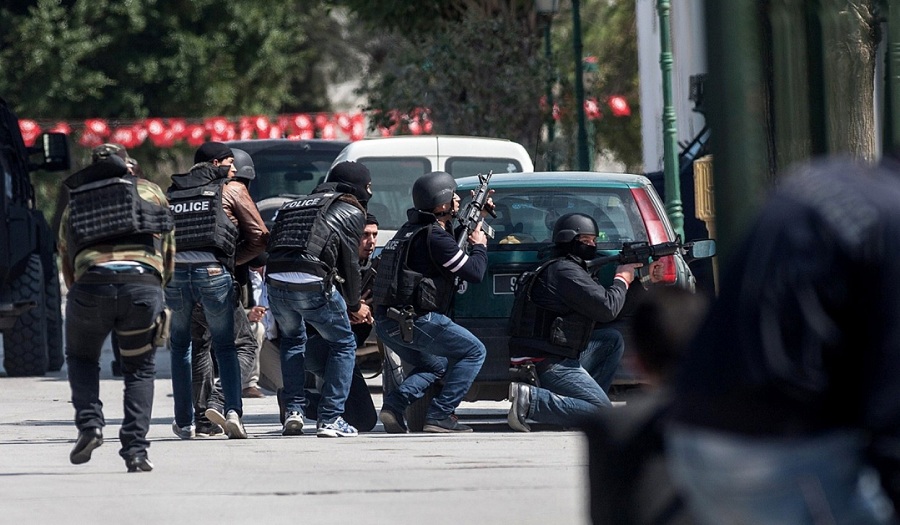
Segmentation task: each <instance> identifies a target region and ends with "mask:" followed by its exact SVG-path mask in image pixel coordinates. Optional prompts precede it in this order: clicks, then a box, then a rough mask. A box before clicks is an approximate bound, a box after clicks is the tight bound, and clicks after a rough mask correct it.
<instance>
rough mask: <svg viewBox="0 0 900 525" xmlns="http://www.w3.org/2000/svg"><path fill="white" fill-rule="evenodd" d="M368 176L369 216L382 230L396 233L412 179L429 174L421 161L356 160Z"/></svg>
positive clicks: (407, 203) (409, 202) (428, 165)
mask: <svg viewBox="0 0 900 525" xmlns="http://www.w3.org/2000/svg"><path fill="white" fill-rule="evenodd" d="M357 162H361V163H362V164H364V165H365V166H366V167H367V168H369V173H370V174H371V175H372V199H371V200H370V201H369V213H371V214H373V215H375V217H376V218H378V227H379V228H381V229H383V230H399V229H400V227H401V226H403V223H405V222H406V210H407V209H409V208H410V207H411V206H412V194H411V190H412V186H413V183H414V182H416V179H418V178H419V177H421V176H422V175H424V174H425V173H428V172H429V171H432V168H431V162H430V161H429V160H428V159H427V158H425V157H362V158H359V159H357Z"/></svg>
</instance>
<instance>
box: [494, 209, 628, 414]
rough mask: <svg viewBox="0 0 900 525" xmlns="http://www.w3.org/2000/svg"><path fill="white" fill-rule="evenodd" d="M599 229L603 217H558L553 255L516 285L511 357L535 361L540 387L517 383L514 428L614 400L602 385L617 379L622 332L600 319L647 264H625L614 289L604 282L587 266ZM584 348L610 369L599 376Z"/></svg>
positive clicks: (617, 306) (512, 395)
mask: <svg viewBox="0 0 900 525" xmlns="http://www.w3.org/2000/svg"><path fill="white" fill-rule="evenodd" d="M597 233H598V229H597V223H596V222H595V221H594V219H593V218H591V217H590V216H588V215H585V214H582V213H570V214H566V215H563V216H562V217H560V218H559V219H557V221H556V223H555V224H554V226H553V243H554V247H553V249H554V252H553V257H552V258H551V259H550V260H549V261H547V262H545V263H544V264H542V265H541V266H540V267H538V269H537V270H535V272H534V274H533V277H532V279H530V280H526V281H523V282H522V283H521V285H520V286H521V287H522V288H520V290H519V291H518V292H517V296H516V303H515V305H514V306H513V315H512V316H511V318H510V335H511V337H510V341H509V352H510V357H511V359H512V362H513V363H514V364H515V363H523V362H530V363H534V364H535V367H536V370H537V375H538V379H539V382H540V385H541V387H540V388H539V387H536V386H532V385H529V384H526V383H520V382H513V383H511V384H510V387H509V400H510V402H511V403H512V406H511V407H510V409H509V416H508V418H507V420H508V422H509V425H510V427H512V428H513V429H515V430H518V431H521V432H529V431H530V430H531V427H530V426H529V425H528V423H527V422H526V418H527V419H531V420H533V421H537V422H540V423H551V424H556V425H564V426H571V425H573V424H577V423H579V422H580V421H581V420H582V419H583V418H586V417H588V416H590V415H592V414H595V413H596V412H597V411H598V410H599V409H601V408H603V407H609V406H612V403H611V402H610V400H609V397H607V395H606V392H604V391H603V388H601V384H602V383H606V384H607V385H608V384H609V383H611V382H612V377H613V375H614V374H615V371H616V368H617V367H618V364H619V360H620V359H621V357H622V352H623V350H624V344H623V343H622V336H621V334H620V333H619V332H618V331H616V330H613V329H608V328H596V323H598V322H599V323H604V322H610V321H612V320H614V319H615V317H616V316H617V315H618V314H619V311H620V310H621V309H622V306H623V305H624V304H625V295H626V293H627V291H628V287H629V285H630V284H631V282H632V281H633V280H634V270H635V268H638V267H640V266H642V264H624V265H620V266H618V267H617V268H616V275H615V278H614V279H613V284H612V285H611V286H610V287H609V288H605V287H603V286H602V285H600V284H598V283H597V282H596V281H594V280H593V279H592V278H591V274H590V273H589V272H588V271H587V266H586V261H589V260H591V259H593V258H594V257H596V255H597V245H596V238H597ZM582 352H591V353H592V354H594V358H595V359H596V360H597V361H598V362H600V365H599V366H600V367H601V368H602V369H603V370H605V373H604V374H603V377H602V378H600V382H599V383H598V381H595V380H594V378H592V377H591V374H590V373H588V372H587V371H586V370H585V369H584V368H583V367H582V366H581V363H580V362H579V356H580V355H581V354H582ZM600 354H602V355H600Z"/></svg>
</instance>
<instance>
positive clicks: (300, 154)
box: [250, 147, 340, 201]
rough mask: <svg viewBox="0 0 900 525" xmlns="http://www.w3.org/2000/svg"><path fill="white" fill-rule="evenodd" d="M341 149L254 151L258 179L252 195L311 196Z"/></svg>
mask: <svg viewBox="0 0 900 525" xmlns="http://www.w3.org/2000/svg"><path fill="white" fill-rule="evenodd" d="M338 153H340V149H334V150H314V149H306V150H303V149H300V148H297V147H280V148H268V149H263V150H259V151H256V152H254V153H252V155H251V156H252V157H253V166H254V168H255V169H256V178H255V179H254V180H253V182H252V183H251V184H250V195H252V196H253V200H254V201H261V200H263V199H267V198H269V197H275V196H278V195H309V194H310V193H312V190H313V188H315V187H316V186H318V185H319V184H320V183H321V182H322V181H323V180H324V179H325V173H326V172H327V171H328V168H329V167H330V166H331V163H332V162H334V159H335V157H337V155H338Z"/></svg>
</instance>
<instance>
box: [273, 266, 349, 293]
mask: <svg viewBox="0 0 900 525" xmlns="http://www.w3.org/2000/svg"><path fill="white" fill-rule="evenodd" d="M335 282H337V283H343V282H344V279H343V278H342V277H341V276H340V275H338V274H337V272H336V271H334V270H331V271H330V272H328V275H326V276H325V277H324V278H322V280H321V281H315V282H311V283H289V282H285V281H279V280H276V279H272V278H270V277H266V284H268V285H270V286H274V287H275V288H281V289H282V290H289V291H291V292H323V293H324V292H326V291H328V290H330V289H331V286H332V285H333V284H334V283H335Z"/></svg>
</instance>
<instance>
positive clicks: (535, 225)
mask: <svg viewBox="0 0 900 525" xmlns="http://www.w3.org/2000/svg"><path fill="white" fill-rule="evenodd" d="M576 190H577V191H576ZM493 199H494V206H495V211H496V213H497V218H491V217H488V219H487V220H488V224H490V225H491V226H492V227H493V228H494V230H495V231H496V235H495V236H494V239H492V240H489V241H488V244H498V245H503V244H527V243H548V242H552V239H551V237H552V233H553V225H554V224H555V223H556V220H557V219H558V218H559V217H561V216H563V215H565V214H567V213H576V212H577V213H585V214H587V215H590V216H591V217H593V218H594V220H595V221H597V226H598V228H599V230H600V232H599V233H600V235H599V236H598V237H597V245H598V247H601V248H611V249H617V248H621V247H622V243H623V242H628V241H646V240H647V233H646V231H645V229H644V223H643V221H642V220H641V215H640V212H639V210H638V208H637V205H636V204H635V202H634V198H633V197H632V195H631V192H630V191H629V190H628V189H627V188H577V189H572V188H570V189H566V190H561V189H559V188H495V193H494V195H493ZM604 245H608V246H604Z"/></svg>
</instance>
